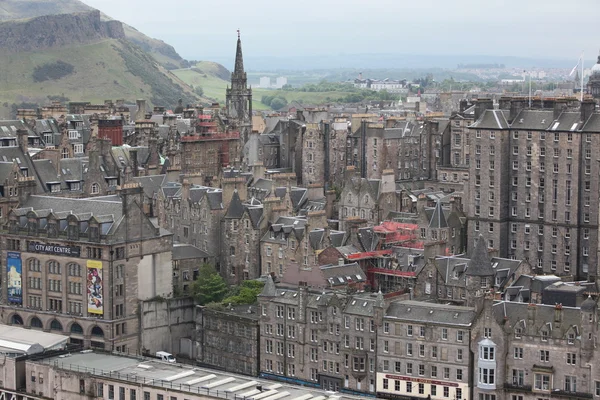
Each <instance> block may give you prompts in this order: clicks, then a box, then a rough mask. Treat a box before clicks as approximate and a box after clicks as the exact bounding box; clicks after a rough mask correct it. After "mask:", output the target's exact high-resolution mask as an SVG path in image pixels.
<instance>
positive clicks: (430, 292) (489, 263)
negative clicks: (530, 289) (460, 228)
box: [414, 236, 531, 307]
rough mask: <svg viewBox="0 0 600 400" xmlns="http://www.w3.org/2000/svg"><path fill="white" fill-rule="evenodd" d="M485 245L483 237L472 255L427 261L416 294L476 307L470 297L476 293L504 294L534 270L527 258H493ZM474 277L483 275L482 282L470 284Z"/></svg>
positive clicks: (429, 298)
mask: <svg viewBox="0 0 600 400" xmlns="http://www.w3.org/2000/svg"><path fill="white" fill-rule="evenodd" d="M485 245H486V242H485V239H484V238H483V237H482V236H480V237H479V238H478V239H477V245H476V247H475V249H474V250H473V251H472V254H471V256H470V257H466V256H463V255H458V256H449V257H445V256H437V257H435V258H429V259H428V260H426V263H425V265H424V266H423V268H422V269H421V270H420V271H419V273H418V275H417V277H416V278H417V279H416V283H415V286H414V295H415V297H416V298H418V299H422V300H438V301H444V302H449V303H453V304H458V305H466V306H469V307H473V306H474V304H473V300H472V297H470V296H474V295H475V293H476V292H482V291H483V292H485V291H488V290H492V291H495V292H498V293H503V292H504V290H505V289H506V288H507V287H508V286H510V285H511V284H512V283H513V282H515V281H516V280H517V279H518V278H519V277H520V276H521V275H528V274H530V273H531V266H530V265H529V264H528V263H527V261H526V260H522V261H521V260H511V259H506V258H498V257H491V258H490V256H489V253H488V250H487V249H486V248H485ZM474 277H477V279H479V278H481V285H479V284H478V283H475V284H473V285H472V286H471V283H472V281H473V278H474Z"/></svg>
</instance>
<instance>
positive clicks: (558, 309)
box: [554, 304, 563, 328]
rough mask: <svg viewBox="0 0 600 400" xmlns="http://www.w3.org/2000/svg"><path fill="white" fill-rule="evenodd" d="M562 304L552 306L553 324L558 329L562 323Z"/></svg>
mask: <svg viewBox="0 0 600 400" xmlns="http://www.w3.org/2000/svg"><path fill="white" fill-rule="evenodd" d="M562 308H563V306H562V304H556V305H555V306H554V324H555V325H556V327H557V328H558V327H560V323H561V322H562Z"/></svg>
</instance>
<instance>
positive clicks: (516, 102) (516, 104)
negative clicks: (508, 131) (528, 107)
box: [509, 99, 525, 123]
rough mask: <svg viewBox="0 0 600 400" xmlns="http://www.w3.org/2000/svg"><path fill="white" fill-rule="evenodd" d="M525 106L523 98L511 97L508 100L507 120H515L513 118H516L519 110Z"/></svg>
mask: <svg viewBox="0 0 600 400" xmlns="http://www.w3.org/2000/svg"><path fill="white" fill-rule="evenodd" d="M524 108H525V100H524V99H512V100H511V101H510V115H509V119H510V121H509V122H511V123H512V122H513V121H514V120H515V118H517V115H519V113H520V112H521V111H523V109H524Z"/></svg>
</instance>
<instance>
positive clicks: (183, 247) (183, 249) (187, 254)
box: [172, 243, 211, 261]
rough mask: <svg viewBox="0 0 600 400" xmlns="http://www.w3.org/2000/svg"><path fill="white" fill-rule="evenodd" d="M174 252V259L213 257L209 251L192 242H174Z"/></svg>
mask: <svg viewBox="0 0 600 400" xmlns="http://www.w3.org/2000/svg"><path fill="white" fill-rule="evenodd" d="M172 253H173V260H174V261H177V260H189V259H201V258H209V257H211V255H210V254H208V253H207V252H205V251H203V250H201V249H199V248H197V247H195V246H192V245H191V244H180V243H174V244H173V251H172Z"/></svg>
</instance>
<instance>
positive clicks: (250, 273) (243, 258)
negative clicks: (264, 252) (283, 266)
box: [220, 190, 267, 284]
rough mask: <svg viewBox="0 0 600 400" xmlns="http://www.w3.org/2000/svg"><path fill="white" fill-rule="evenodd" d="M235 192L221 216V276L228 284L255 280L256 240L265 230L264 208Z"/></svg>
mask: <svg viewBox="0 0 600 400" xmlns="http://www.w3.org/2000/svg"><path fill="white" fill-rule="evenodd" d="M242 197H243V198H244V200H245V197H246V196H245V195H244V194H243V193H242V196H241V197H240V192H238V191H237V190H235V191H234V192H233V196H232V197H231V201H230V202H229V205H228V207H227V212H226V213H225V215H224V216H223V222H222V231H221V249H222V250H221V254H220V256H221V268H220V272H221V275H222V276H223V277H224V278H225V280H226V281H227V282H228V283H230V284H238V283H240V282H241V281H243V280H247V279H256V278H258V277H260V276H261V271H260V250H259V249H260V239H261V236H262V233H263V232H264V230H265V229H266V224H267V218H266V215H265V208H264V206H263V204H262V202H260V201H259V200H257V199H255V198H251V199H249V200H247V201H242Z"/></svg>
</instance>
